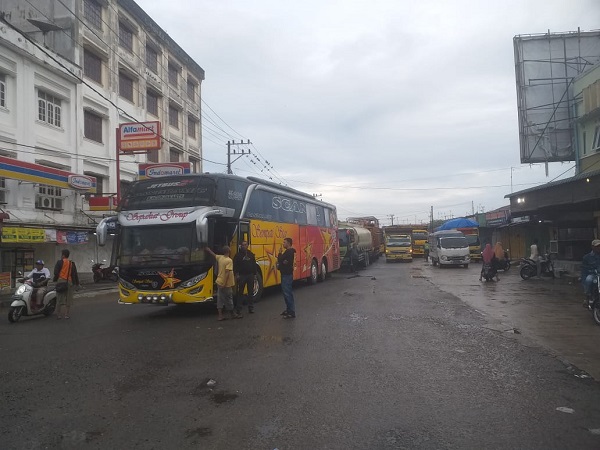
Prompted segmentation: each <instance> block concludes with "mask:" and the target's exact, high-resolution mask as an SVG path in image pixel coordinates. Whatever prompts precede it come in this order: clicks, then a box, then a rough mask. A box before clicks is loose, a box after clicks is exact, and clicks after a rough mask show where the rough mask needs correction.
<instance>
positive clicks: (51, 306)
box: [8, 278, 56, 323]
mask: <svg viewBox="0 0 600 450" xmlns="http://www.w3.org/2000/svg"><path fill="white" fill-rule="evenodd" d="M48 281H50V280H48V279H46V278H44V279H42V280H41V281H38V282H37V283H35V285H34V283H33V282H32V280H29V279H27V280H26V279H24V278H17V283H18V284H17V290H16V291H15V293H14V294H13V296H12V303H11V304H10V309H9V310H8V321H9V322H11V323H14V322H18V321H19V319H20V318H21V317H22V316H38V315H40V314H43V315H45V316H50V315H52V314H53V313H54V310H55V309H56V291H55V290H54V288H52V289H49V290H48V291H47V292H46V293H45V294H44V298H43V300H42V304H41V305H37V304H35V303H34V298H33V294H34V289H44V288H45V287H46V286H47V285H48Z"/></svg>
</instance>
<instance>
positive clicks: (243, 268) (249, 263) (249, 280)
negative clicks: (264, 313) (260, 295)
mask: <svg viewBox="0 0 600 450" xmlns="http://www.w3.org/2000/svg"><path fill="white" fill-rule="evenodd" d="M233 273H234V274H235V282H236V284H237V295H236V299H235V309H236V311H237V312H238V314H239V313H240V312H241V310H242V305H243V300H244V298H246V299H247V302H248V313H249V314H252V313H254V278H255V276H256V257H255V256H254V253H252V252H251V251H250V250H248V242H246V241H242V243H241V244H240V250H239V251H238V252H237V254H236V255H235V256H234V257H233ZM244 289H246V291H247V294H246V295H245V296H244Z"/></svg>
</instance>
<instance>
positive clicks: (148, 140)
mask: <svg viewBox="0 0 600 450" xmlns="http://www.w3.org/2000/svg"><path fill="white" fill-rule="evenodd" d="M161 146H162V140H161V135H160V122H158V121H155V122H133V123H122V124H121V125H119V128H118V130H117V148H118V149H119V150H120V151H122V152H133V151H138V150H140V151H141V150H158V149H160V147H161Z"/></svg>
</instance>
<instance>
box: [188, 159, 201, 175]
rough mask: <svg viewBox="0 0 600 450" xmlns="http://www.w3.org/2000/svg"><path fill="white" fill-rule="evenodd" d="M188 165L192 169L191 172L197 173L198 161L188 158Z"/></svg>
mask: <svg viewBox="0 0 600 450" xmlns="http://www.w3.org/2000/svg"><path fill="white" fill-rule="evenodd" d="M190 165H191V169H192V170H191V172H192V173H198V171H199V170H200V161H198V160H197V159H196V158H190Z"/></svg>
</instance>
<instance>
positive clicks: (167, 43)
mask: <svg viewBox="0 0 600 450" xmlns="http://www.w3.org/2000/svg"><path fill="white" fill-rule="evenodd" d="M0 13H1V14H2V17H3V20H4V23H0V177H2V178H0V203H2V205H0V207H1V210H0V218H2V217H4V219H0V220H3V232H2V241H1V242H0V250H1V254H0V266H1V267H0V273H3V274H4V275H2V276H3V277H4V278H0V279H6V276H7V273H8V272H10V273H11V274H12V276H13V277H14V276H15V274H16V273H17V272H18V271H19V270H28V269H29V268H30V267H31V265H32V263H33V261H34V260H36V259H40V258H41V259H44V260H46V263H47V264H53V262H54V261H55V260H56V259H58V257H59V254H60V250H61V249H62V248H64V247H65V246H67V247H69V248H71V250H72V255H73V257H74V260H75V261H76V262H77V263H78V266H79V267H80V269H79V270H80V272H85V271H89V270H90V266H91V263H90V260H98V259H99V260H102V259H108V254H107V253H106V252H107V249H105V248H101V249H98V247H97V246H96V242H95V239H94V236H93V232H94V228H95V225H96V223H97V221H98V220H99V219H100V218H102V216H104V215H106V214H111V213H112V211H111V209H114V208H113V206H114V205H115V204H116V202H113V201H112V200H110V199H112V198H114V197H115V194H116V193H117V191H118V189H117V184H119V186H120V190H121V191H124V190H126V189H127V184H128V183H130V182H132V181H134V180H136V179H137V177H138V174H139V167H138V164H140V163H173V162H177V163H189V164H190V166H191V171H192V172H199V171H201V170H202V168H201V161H202V139H201V115H200V94H201V89H200V88H201V83H202V81H203V79H204V71H203V70H202V68H201V67H200V66H199V65H198V64H197V63H196V62H194V61H193V59H192V58H191V57H190V56H189V55H188V54H187V53H185V52H184V51H183V50H182V49H181V47H179V46H178V45H177V44H176V43H175V42H174V41H173V40H172V39H171V38H170V37H169V36H168V35H167V34H166V33H165V32H164V31H163V30H162V29H161V28H160V27H159V26H158V25H157V24H156V23H155V22H154V21H153V20H152V19H151V18H150V17H149V16H148V15H147V14H146V13H145V12H144V11H143V10H142V9H141V8H140V7H139V6H138V5H137V4H136V3H135V2H134V1H132V0H45V1H42V2H40V1H22V0H1V1H0ZM148 121H158V122H160V125H161V136H162V147H161V148H160V149H159V150H153V151H151V152H148V153H147V154H145V153H144V154H128V155H123V154H121V155H120V156H119V159H120V174H119V176H117V163H116V160H117V137H116V136H117V132H116V130H117V129H118V127H119V125H120V124H122V123H129V122H148ZM90 204H92V207H91V208H90ZM108 250H109V249H108Z"/></svg>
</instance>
